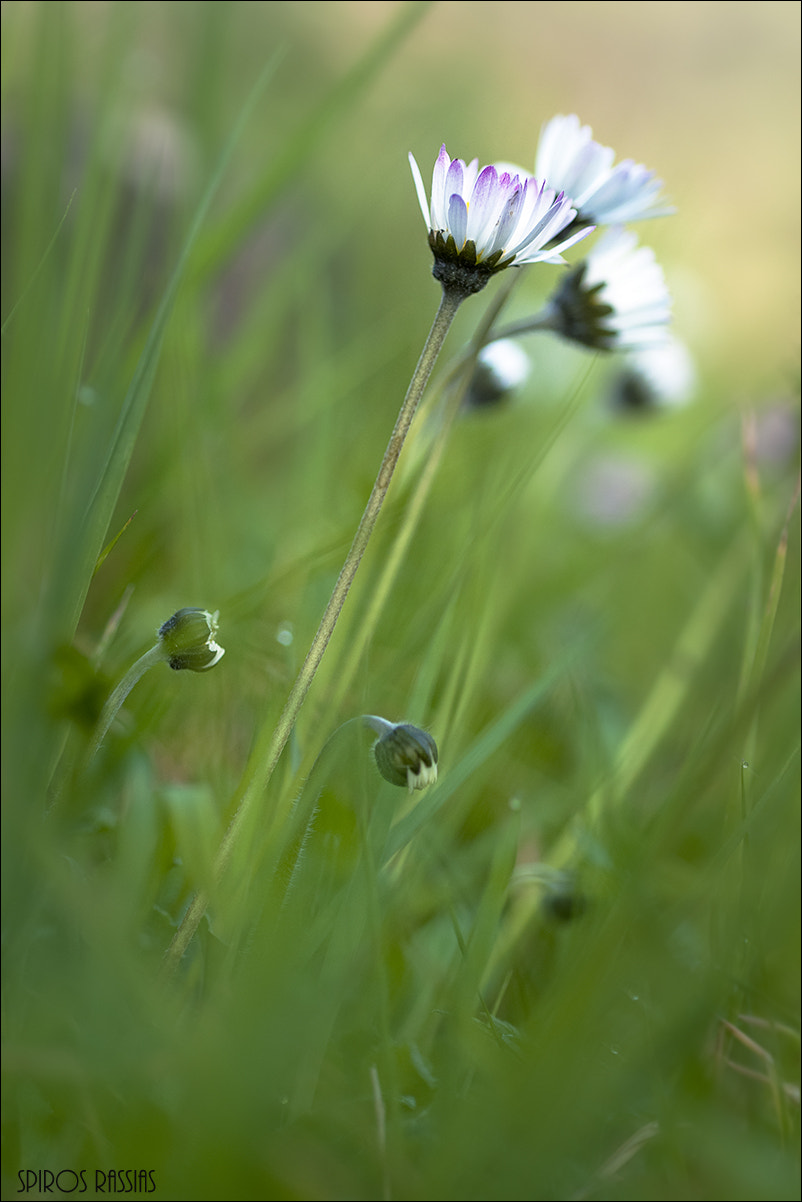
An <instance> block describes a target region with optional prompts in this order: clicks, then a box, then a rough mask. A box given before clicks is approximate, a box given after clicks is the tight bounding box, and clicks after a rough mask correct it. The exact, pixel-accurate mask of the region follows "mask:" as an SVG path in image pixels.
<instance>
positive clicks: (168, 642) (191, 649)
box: [159, 607, 225, 672]
mask: <svg viewBox="0 0 802 1202" xmlns="http://www.w3.org/2000/svg"><path fill="white" fill-rule="evenodd" d="M218 617H219V610H215V612H214V613H213V614H210V613H209V611H208V610H207V609H197V608H194V607H190V608H187V609H179V610H178V612H177V613H174V614H173V616H172V617H171V618H168V619H167V621H166V622H165V623H164V625H163V626H160V627H159V641H160V643H161V645H162V648H163V652H164V658H165V659H166V660H167V662H168V664H169V665H170V667H171V668H173V669H175V671H176V672H178V671H181V669H183V668H187V669H189V670H190V671H191V672H205V671H206V670H207V668H213V667H214V665H215V664H216V663H217V662H218V661H219V660H221V659H222V658H223V656H224V655H225V651H224V649H223V648H222V647H220V646H219V645H218V644H217V643H216V642H215V641H214V637H215V635H216V634H217V619H218Z"/></svg>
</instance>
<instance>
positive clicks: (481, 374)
mask: <svg viewBox="0 0 802 1202" xmlns="http://www.w3.org/2000/svg"><path fill="white" fill-rule="evenodd" d="M531 369H532V365H531V363H530V362H529V356H528V355H527V354H526V351H524V350H523V348H522V347H521V345H520V344H519V343H518V342H515V341H514V339H512V338H500V339H499V340H498V341H497V342H491V343H489V345H488V346H486V347H484V348H483V349H482V350H481V351H480V352H479V355H478V357H477V360H476V367H475V368H474V371H473V375H472V376H471V382H470V384H469V385H468V391H467V392H466V394H465V404H466V406H467V407H468V408H471V409H480V408H482V407H483V406H485V405H495V404H496V403H497V402H498V401H501V400H503V399H504V398H505V397H508V396H509V395H510V393H512V392H515V390H516V389H517V388H520V386H521V385H522V384H523V382H524V380H526V378H527V376H528V375H529V373H530V371H531Z"/></svg>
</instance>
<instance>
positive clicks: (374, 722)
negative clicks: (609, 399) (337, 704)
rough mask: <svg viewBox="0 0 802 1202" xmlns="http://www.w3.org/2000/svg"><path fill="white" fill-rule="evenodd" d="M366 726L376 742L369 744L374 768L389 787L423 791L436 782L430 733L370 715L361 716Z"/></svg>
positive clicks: (432, 743) (435, 763) (407, 724)
mask: <svg viewBox="0 0 802 1202" xmlns="http://www.w3.org/2000/svg"><path fill="white" fill-rule="evenodd" d="M364 722H365V725H366V726H369V727H370V728H371V730H374V731H375V732H376V734H377V735H379V739H378V741H377V742H376V743H374V745H373V755H374V757H375V759H376V767H377V768H378V769H379V772H380V773H381V774H382V776H383V777H384V779H385V780H387V781H389V782H390V784H391V785H399V786H400V787H401V788H403V787H404V786H406V787H407V788H408V789H409V791H410V793H412V792H413V790H414V789H425V788H426V786H427V785H433V784H434V782H435V781H436V780H437V744H436V743H435V741H434V739H433V738H432V736H431V735H430V734H428V733H427V732H426V731H425V730H421V729H420V728H419V727H417V726H411V725H410V724H409V723H408V722H399V723H394V722H388V721H387V720H386V719H385V718H378V717H376V716H375V715H373V714H366V715H365V717H364Z"/></svg>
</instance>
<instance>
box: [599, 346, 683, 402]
mask: <svg viewBox="0 0 802 1202" xmlns="http://www.w3.org/2000/svg"><path fill="white" fill-rule="evenodd" d="M695 387H696V369H695V367H694V363H693V360H692V358H691V355H690V352H689V351H688V348H687V347H686V346H685V344H684V343H682V342H680V341H679V339H677V338H672V337H671V336H669V337H667V338H666V340H665V341H664V342H661V343H660V344H659V345H656V346H644V347H638V348H635V349H634V350H633V352H632V354H630V355H627V356H626V357H625V360H624V364H623V368H622V371H621V373H620V375H619V376H618V377H617V379H616V380H615V382H614V384H613V388H612V394H611V398H610V399H611V402H612V404H613V406H614V408H616V409H619V410H624V411H625V412H627V413H652V412H657V411H658V410H666V409H677V408H681V407H682V406H683V405H686V404H687V403H688V402H689V401H690V400H691V399H692V397H693V392H694V388H695Z"/></svg>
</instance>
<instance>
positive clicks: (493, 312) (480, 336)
mask: <svg viewBox="0 0 802 1202" xmlns="http://www.w3.org/2000/svg"><path fill="white" fill-rule="evenodd" d="M519 279H520V275H519V273H518V272H510V273H509V280H508V281H507V283H506V285H505V286H504V287H503V288H502V289H500V290H499V292H498V294H497V296H496V297H495V299H494V301H493V303H492V305H491V306H490V307H489V308H488V310H487V312H486V313H485V316H484V318H483V319H482V322H481V324H480V325H479V327H478V328H477V330H476V333H475V334H474V336H473V338H472V339H471V341H470V343H469V344H468V346H467V348H466V350H465V351H464V352H463V353H462V354H461V355H459V356H458V358H457V359H456V360H455V361H454V362H453V363H452V364H451V365H450V366H449V368H448V370H447V372H446V376H445V379H444V381H443V384H442V387H443V389H444V391H445V392H446V398H445V403H444V405H443V413H442V417H441V420H440V425H439V428H438V430H437V434H436V435H435V438H434V440H433V442H432V445H431V446H430V447H429V449H428V452H427V454H426V461H425V463H424V465H423V470H422V472H421V474H420V476H419V478H418V481H417V484H416V486H415V491H414V493H413V495H412V497H411V499H410V502H409V505H408V506H407V509H406V512H405V514H404V521H403V524H402V526H401V528H400V530H399V532H398V535H397V537H396V539H395V542H394V543H393V546H392V549H391V551H390V554H389V557H388V558H387V561H386V562H385V564H384V567H383V569H382V573H381V576H380V577H379V581H378V584H377V585H376V588H375V589H374V590H373V592H372V594H371V599H370V605H369V606H368V610H367V613H366V614H365V616H364V618H363V619H362V620H361V621H360V623H359V630H358V631H356V632H355V634H354V638H353V641H352V643H351V645H350V646H349V651H348V658H347V660H346V662H345V666H344V668H343V670H342V672H340V673H338V681H337V688H336V692H335V694H334V699H333V702H332V708H333V709H334V711H335V712H336V711H337V710H338V709H339V707H340V703H341V701H342V699H343V697H344V696H345V694H346V693H347V692H348V689H349V688H350V686H351V682H352V681H353V679H354V676H355V674H356V671H357V668H358V666H359V661H360V659H361V658H362V655H363V654H364V651H365V648H366V647H367V645H368V643H369V642H370V640H371V639H372V637H373V634H374V632H375V630H376V627H377V625H378V623H379V618H380V617H381V614H382V611H383V609H384V606H385V603H386V601H387V598H388V597H389V595H390V592H391V590H392V588H393V586H394V584H395V582H396V579H397V578H398V574H399V572H400V570H401V565H402V564H403V562H404V557H405V556H406V553H407V551H408V549H409V545H410V543H411V541H412V536H413V535H414V533H415V531H416V529H417V527H418V523H419V521H420V518H421V514H422V513H423V509H424V506H425V504H426V500H427V498H428V496H429V492H430V490H431V487H432V485H433V483H434V479H435V476H436V475H437V469H438V468H439V466H440V461H441V460H442V458H443V453H444V451H445V448H446V443H447V441H448V437H449V434H450V432H451V427H452V426H453V424H454V422H455V420H456V418H457V414H458V413H459V411H460V408H461V406H462V402H463V400H464V399H465V393H466V392H467V389H468V385H469V384H470V382H471V375H472V373H473V370H474V368H475V367H476V360H477V358H478V356H479V352H480V351H481V350H482V348H483V347H484V346H486V345H487V343H488V341H489V335H490V331H491V329H492V327H493V324H494V323H495V321H496V318H497V317H498V315H499V313H500V312H501V309H502V308H503V306H504V305H505V304H506V302H507V300H508V298H509V295H510V293H511V292H512V290H513V288H514V287H515V284H516V283H517V282H518V280H519ZM494 340H495V339H494Z"/></svg>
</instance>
